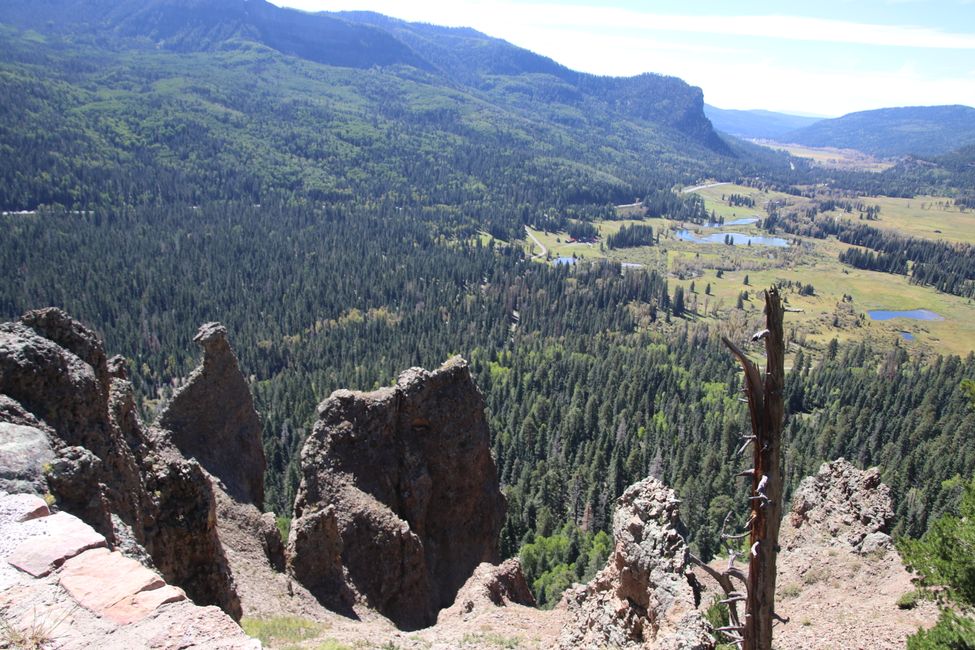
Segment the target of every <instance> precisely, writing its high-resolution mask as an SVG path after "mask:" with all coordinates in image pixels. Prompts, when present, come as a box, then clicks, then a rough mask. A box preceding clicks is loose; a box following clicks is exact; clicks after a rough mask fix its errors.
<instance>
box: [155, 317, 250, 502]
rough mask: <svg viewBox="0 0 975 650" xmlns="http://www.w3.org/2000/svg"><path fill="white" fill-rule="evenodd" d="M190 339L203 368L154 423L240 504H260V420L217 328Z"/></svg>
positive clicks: (211, 326)
mask: <svg viewBox="0 0 975 650" xmlns="http://www.w3.org/2000/svg"><path fill="white" fill-rule="evenodd" d="M193 340H194V341H195V342H196V343H198V344H199V345H200V346H201V347H202V348H203V363H202V364H201V365H200V366H199V367H197V368H196V369H195V370H194V371H193V372H192V374H190V376H189V378H188V379H187V381H186V383H185V384H184V385H183V386H182V387H180V389H179V390H177V391H176V394H175V395H173V398H172V400H171V401H170V402H169V404H168V405H167V406H166V408H165V409H164V411H163V412H162V413H161V414H160V416H159V418H158V419H157V422H156V426H158V427H159V428H161V429H165V430H167V431H168V432H169V437H170V439H171V440H172V442H173V444H174V445H176V447H177V448H178V449H179V450H180V452H182V453H183V455H184V456H186V457H188V458H193V459H195V460H196V461H197V462H199V463H200V465H202V466H203V467H204V469H206V470H207V471H208V472H209V473H210V474H211V475H213V476H214V477H216V478H217V479H218V480H219V481H220V482H221V483H223V485H224V486H225V487H226V491H227V493H228V494H229V495H230V496H232V497H233V498H234V499H236V500H237V501H240V502H247V503H253V504H254V505H256V506H257V507H258V508H260V507H262V506H263V504H264V469H265V458H264V448H263V447H262V446H261V420H260V417H259V416H258V415H257V411H255V410H254V401H253V399H252V397H251V393H250V389H249V388H248V386H247V381H246V380H245V379H244V376H243V374H242V373H241V371H240V366H239V365H238V363H237V356H236V355H235V354H234V352H233V350H232V349H231V347H230V343H229V342H228V341H227V329H226V328H225V327H224V326H223V325H221V324H220V323H206V324H204V325H202V326H201V327H200V329H199V331H198V332H197V334H196V336H195V337H194V338H193Z"/></svg>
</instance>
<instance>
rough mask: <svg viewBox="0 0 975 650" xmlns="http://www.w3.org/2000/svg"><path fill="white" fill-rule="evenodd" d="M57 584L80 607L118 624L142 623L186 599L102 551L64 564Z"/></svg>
mask: <svg viewBox="0 0 975 650" xmlns="http://www.w3.org/2000/svg"><path fill="white" fill-rule="evenodd" d="M60 582H61V586H62V587H64V588H65V590H67V592H68V593H69V594H71V596H72V597H73V598H74V599H75V600H77V601H78V603H79V604H80V605H81V606H82V607H84V608H86V609H88V610H91V611H92V612H94V613H96V614H98V615H99V616H104V617H105V618H108V619H109V620H111V621H114V622H115V623H118V624H120V625H125V624H127V623H132V622H135V621H139V620H142V619H143V618H145V617H146V616H147V615H148V614H149V613H150V612H152V611H153V610H154V609H156V608H157V607H159V606H160V605H162V604H163V603H170V602H174V601H177V600H183V599H184V598H186V594H184V593H183V591H182V590H181V589H177V588H176V587H171V586H169V585H167V584H166V583H165V582H164V581H163V579H162V578H160V577H159V576H158V575H157V574H156V573H155V572H153V571H150V570H149V569H147V568H146V567H144V566H142V565H141V564H139V563H138V562H136V561H135V560H132V559H130V558H127V557H125V556H124V555H122V554H121V553H119V552H118V551H109V550H108V549H103V548H99V549H92V550H90V551H85V552H84V553H82V554H81V555H78V556H76V557H73V558H71V559H70V560H68V561H67V562H65V564H64V569H63V570H62V572H61V578H60Z"/></svg>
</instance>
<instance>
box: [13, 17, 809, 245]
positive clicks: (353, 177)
mask: <svg viewBox="0 0 975 650" xmlns="http://www.w3.org/2000/svg"><path fill="white" fill-rule="evenodd" d="M223 4H228V6H230V7H231V8H236V9H235V11H236V13H235V12H234V11H230V10H229V9H228V10H227V11H225V12H224V11H215V10H212V9H207V8H206V7H207V6H208V5H207V6H204V5H201V4H200V3H196V2H174V1H172V0H164V1H160V2H156V3H152V4H150V5H145V6H143V5H141V4H137V3H123V4H121V5H112V6H111V7H110V6H109V5H107V4H105V3H94V4H89V3H76V2H70V1H67V0H62V1H60V2H43V3H40V5H38V7H37V9H36V11H35V10H34V4H33V3H31V4H30V5H26V4H24V3H18V2H15V3H7V4H6V5H5V6H4V7H3V8H0V20H2V21H4V22H6V23H7V24H8V25H14V27H4V28H2V29H3V30H4V39H5V41H6V43H7V44H8V47H7V49H6V50H5V52H4V54H3V56H2V60H0V87H2V90H3V93H2V97H3V100H0V114H3V115H4V118H5V120H4V124H3V126H2V127H0V129H2V133H0V141H2V142H3V143H4V145H5V146H6V147H7V150H6V153H8V154H9V157H8V160H13V159H15V158H16V159H18V165H17V167H16V168H14V167H13V166H12V164H11V165H8V166H7V167H6V168H4V169H0V178H2V179H3V181H4V182H3V183H2V187H3V191H2V192H0V209H6V210H24V209H34V208H35V207H36V206H37V205H42V204H47V205H50V204H60V205H65V206H68V207H73V208H77V209H88V208H90V207H92V206H95V205H107V204H118V203H130V204H140V203H145V202H147V201H178V202H182V203H190V204H197V203H201V202H205V201H207V200H214V199H217V200H220V199H238V198H247V199H248V200H251V201H253V202H255V203H257V202H261V201H262V200H268V199H269V198H270V197H271V196H272V195H275V194H279V195H283V196H294V197H297V198H304V199H311V200H328V201H343V200H350V198H351V197H353V196H372V197H374V198H376V199H379V198H380V197H385V198H386V199H388V200H390V201H393V202H394V203H396V204H399V205H404V204H411V203H412V204H418V205H451V206H455V207H463V208H464V211H465V212H466V213H467V214H469V215H473V221H474V222H477V223H478V224H479V225H480V226H481V227H483V228H485V229H487V230H490V231H493V232H495V233H496V234H499V235H501V234H504V235H507V236H515V234H516V233H517V232H518V229H519V228H520V227H521V224H523V223H530V222H534V223H541V222H542V220H543V218H544V217H543V215H545V214H546V213H548V212H549V211H550V209H551V208H558V209H559V210H560V211H563V212H564V210H565V209H569V210H570V213H571V210H572V209H573V208H572V206H587V207H585V208H584V209H583V213H584V214H583V216H585V214H590V215H591V214H592V210H593V206H600V205H607V204H610V203H613V202H629V201H632V200H633V198H634V197H637V196H645V195H646V194H647V193H648V192H649V191H650V190H652V189H656V188H669V187H671V186H673V185H674V184H676V183H690V182H694V181H696V180H698V179H700V178H705V177H715V176H720V177H739V176H743V175H744V176H754V175H757V174H758V173H759V172H760V171H764V172H766V173H770V174H773V175H775V174H779V175H781V176H783V177H786V178H787V179H788V178H792V177H794V178H798V176H797V172H796V171H795V170H793V169H791V168H790V167H789V164H788V158H787V157H786V156H785V155H779V154H772V153H769V152H767V151H758V150H757V149H748V148H744V147H743V146H742V145H740V144H738V143H730V144H729V143H726V142H724V141H723V140H722V139H721V138H719V137H718V136H717V134H716V133H715V132H714V130H713V129H712V128H711V126H710V123H709V122H708V120H707V118H706V117H704V114H703V112H702V105H703V102H702V97H701V92H700V90H699V89H696V88H692V87H690V86H687V85H686V84H685V83H684V82H682V81H680V80H678V79H674V78H670V77H661V76H658V75H649V74H647V75H641V76H639V77H633V78H627V79H616V78H604V77H593V76H590V75H583V74H580V73H576V72H573V71H570V70H568V69H566V68H563V67H561V66H558V65H557V64H555V63H554V62H551V61H550V60H548V59H544V58H543V57H538V56H537V55H534V54H532V53H530V52H527V51H525V50H521V49H519V48H516V47H514V46H511V45H510V44H507V43H505V42H503V41H499V40H497V39H490V38H488V37H486V36H483V35H480V34H477V33H476V32H473V31H472V30H449V29H446V28H433V27H429V26H422V25H410V24H408V23H401V22H398V21H393V23H392V25H393V27H395V29H393V27H391V28H390V30H391V31H389V32H384V31H382V30H381V29H380V28H379V27H376V26H372V25H367V24H365V23H362V22H360V23H355V22H350V20H347V19H345V18H342V17H341V16H344V14H343V15H331V16H328V15H319V14H303V13H301V12H295V11H291V10H282V9H277V8H275V7H273V6H271V5H267V4H266V3H257V2H246V3H245V2H243V0H239V1H238V0H227V2H225V3H222V4H221V5H220V6H223ZM27 7H29V9H28V8H27ZM241 7H243V8H244V9H241ZM241 11H243V14H241ZM86 12H88V13H86ZM280 12H284V13H280ZM265 13H267V14H268V15H270V16H272V17H274V19H273V20H272V19H271V18H265V17H264V14H265ZM84 16H87V18H84ZM187 16H190V17H189V18H188V17H187ZM240 16H243V18H240ZM336 16H338V17H336ZM353 17H357V18H359V19H360V20H364V18H363V17H362V16H361V15H359V14H353ZM245 18H246V20H245ZM286 19H287V20H293V21H296V22H297V24H300V25H304V27H303V28H302V29H304V30H306V31H307V32H308V33H312V32H314V33H315V34H319V32H317V31H314V30H317V29H319V28H320V29H321V30H322V32H321V33H325V34H326V35H328V38H325V39H323V41H318V40H315V39H314V38H311V36H308V37H307V38H297V39H296V40H295V41H294V42H291V41H288V43H287V47H285V46H284V45H282V46H281V48H282V49H281V50H278V49H275V48H274V44H277V41H276V40H275V39H276V38H278V37H279V35H278V32H276V31H275V30H278V29H283V28H284V27H282V26H281V25H287V24H290V23H287V20H286ZM369 19H370V20H372V21H373V22H377V21H378V19H377V18H376V17H374V16H371V17H369ZM180 21H183V22H180ZM207 21H209V22H207ZM303 21H308V22H307V24H306V23H305V22H303ZM378 22H381V21H378ZM179 25H182V27H178V26H179ZM25 28H26V29H27V31H24V29H25ZM140 30H141V31H140ZM333 32H336V33H338V34H339V37H337V38H338V40H335V41H334V43H333V41H332V40H330V39H331V36H330V35H331V34H332V33H333ZM458 33H459V34H461V37H458V36H457V34H458ZM302 34H305V32H299V36H301V35H302ZM360 37H361V38H360ZM400 37H402V39H403V40H397V39H398V38H400ZM407 37H409V38H407ZM457 38H460V39H461V40H462V41H464V42H465V43H466V44H467V45H466V46H465V47H459V48H458V49H454V48H453V41H454V40H456V39H457ZM286 40H287V39H286ZM306 41H307V42H308V43H310V44H309V45H308V48H311V49H310V50H309V51H307V52H305V53H304V54H305V55H307V56H308V57H313V58H306V57H305V56H304V55H303V54H302V51H303V50H301V48H303V47H305V46H304V45H302V43H305V42H306ZM351 41H355V42H356V43H358V45H357V47H359V48H360V49H361V50H362V51H361V52H359V53H358V54H356V55H355V56H356V57H359V58H358V59H357V61H359V62H360V63H362V64H363V65H364V66H365V67H366V69H365V70H364V69H363V68H362V67H348V66H346V61H345V59H343V58H341V56H340V57H339V58H335V59H333V62H332V63H328V64H326V63H323V62H321V61H322V60H325V59H328V58H329V57H330V56H332V54H333V52H332V50H340V51H342V52H343V53H344V54H342V56H345V54H349V55H350V56H351V53H354V52H356V51H357V50H356V49H355V48H352V49H351V50H349V51H348V52H347V51H346V50H347V49H348V48H345V47H344V44H345V43H348V42H351ZM420 41H423V42H424V43H425V45H424V46H423V47H421V46H420V45H419V43H420ZM329 43H332V44H333V45H335V47H331V46H329V45H328V44H329ZM414 45H415V47H416V48H417V49H416V50H414V49H413V48H414ZM313 46H314V47H313ZM299 50H301V51H299ZM484 51H487V52H489V55H483V52H484ZM289 52H290V53H293V54H289ZM445 52H451V54H450V55H449V56H448V55H447V54H445ZM336 56H338V55H336ZM479 57H480V58H479ZM316 58H317V59H318V60H315V59H316ZM505 61H514V62H515V63H512V64H511V65H510V66H509V65H508V64H506V63H505ZM800 167H801V164H800ZM800 171H801V169H800ZM500 185H503V186H505V188H506V191H505V192H504V194H503V197H500V196H498V195H497V194H496V193H494V192H490V191H486V188H489V187H492V186H495V187H496V186H500ZM418 187H422V188H423V189H422V191H420V192H417V191H415V189H416V188H418ZM502 201H503V204H501V203H502ZM577 211H578V210H577ZM586 211H588V213H587V212H586Z"/></svg>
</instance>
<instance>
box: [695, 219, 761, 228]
mask: <svg viewBox="0 0 975 650" xmlns="http://www.w3.org/2000/svg"><path fill="white" fill-rule="evenodd" d="M752 223H758V217H742V218H740V219H732V220H731V221H725V222H724V223H709V224H707V225H706V226H704V227H705V228H721V227H722V226H747V225H748V224H752Z"/></svg>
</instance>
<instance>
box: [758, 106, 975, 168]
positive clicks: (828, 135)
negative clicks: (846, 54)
mask: <svg viewBox="0 0 975 650" xmlns="http://www.w3.org/2000/svg"><path fill="white" fill-rule="evenodd" d="M776 139H777V140H779V141H781V142H795V143H798V144H804V145H808V146H811V147H838V148H841V149H856V150H858V151H863V152H865V153H869V154H873V155H875V156H884V157H892V156H905V155H918V156H936V155H940V154H944V153H948V152H949V151H953V150H955V149H959V148H961V147H963V146H966V145H969V144H972V143H975V108H972V107H970V106H958V105H955V106H908V107H903V108H881V109H878V110H873V111H861V112H859V113H850V114H849V115H844V116H843V117H838V118H835V119H829V120H819V121H818V122H815V123H814V124H810V125H808V126H805V127H802V128H798V129H796V130H793V131H789V132H786V133H783V134H782V135H780V136H778V137H777V138H776Z"/></svg>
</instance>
